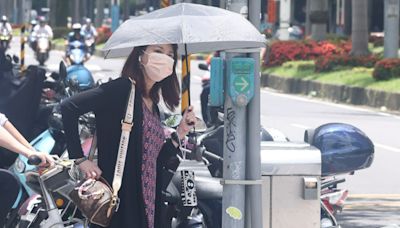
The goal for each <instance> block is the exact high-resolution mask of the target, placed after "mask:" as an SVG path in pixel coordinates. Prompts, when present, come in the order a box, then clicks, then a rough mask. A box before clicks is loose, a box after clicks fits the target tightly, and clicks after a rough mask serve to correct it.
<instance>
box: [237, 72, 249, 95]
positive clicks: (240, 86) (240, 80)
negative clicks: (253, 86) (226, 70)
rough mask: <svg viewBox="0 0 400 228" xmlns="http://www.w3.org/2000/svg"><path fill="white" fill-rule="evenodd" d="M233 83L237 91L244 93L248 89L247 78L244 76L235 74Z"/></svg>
mask: <svg viewBox="0 0 400 228" xmlns="http://www.w3.org/2000/svg"><path fill="white" fill-rule="evenodd" d="M233 83H234V85H235V90H236V91H237V92H239V93H245V92H247V91H248V90H249V89H250V82H249V78H248V77H246V76H236V77H235V80H234V82H233Z"/></svg>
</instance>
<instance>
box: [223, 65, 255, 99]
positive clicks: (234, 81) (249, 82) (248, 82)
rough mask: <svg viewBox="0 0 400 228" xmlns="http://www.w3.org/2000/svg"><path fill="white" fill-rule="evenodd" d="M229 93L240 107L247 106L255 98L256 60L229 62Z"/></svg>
mask: <svg viewBox="0 0 400 228" xmlns="http://www.w3.org/2000/svg"><path fill="white" fill-rule="evenodd" d="M227 70H228V82H229V85H228V92H229V96H230V97H231V98H232V100H233V102H234V103H235V104H236V105H238V106H246V105H247V104H248V103H249V101H250V100H251V98H252V97H253V96H254V59H252V58H233V59H231V60H230V61H228V67H227Z"/></svg>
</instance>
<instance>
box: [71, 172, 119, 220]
mask: <svg viewBox="0 0 400 228" xmlns="http://www.w3.org/2000/svg"><path fill="white" fill-rule="evenodd" d="M113 195H114V194H113V189H112V188H111V186H110V185H109V184H108V183H107V181H106V180H104V179H103V178H100V179H99V180H95V179H87V180H85V181H81V182H79V184H78V185H77V186H76V187H75V188H74V190H72V191H71V192H70V194H69V197H70V198H71V200H72V201H73V202H74V203H75V204H76V206H77V207H78V208H79V210H81V212H82V213H83V214H84V215H85V216H86V217H87V218H88V219H89V221H90V222H91V223H93V224H97V225H100V226H103V227H107V226H108V225H109V224H110V221H111V218H112V215H113V214H114V211H115V210H116V207H117V205H118V203H117V201H115V202H113V201H114V199H113Z"/></svg>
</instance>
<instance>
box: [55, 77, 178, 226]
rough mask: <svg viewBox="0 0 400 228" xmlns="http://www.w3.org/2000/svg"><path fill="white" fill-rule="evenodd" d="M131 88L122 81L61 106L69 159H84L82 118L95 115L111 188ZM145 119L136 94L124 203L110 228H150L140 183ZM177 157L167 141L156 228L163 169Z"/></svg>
mask: <svg viewBox="0 0 400 228" xmlns="http://www.w3.org/2000/svg"><path fill="white" fill-rule="evenodd" d="M130 88H131V82H130V81H129V79H127V78H119V79H116V80H113V81H111V82H108V83H105V84H103V85H101V86H100V87H98V88H95V89H91V90H88V91H86V92H82V93H80V94H78V95H75V96H73V97H71V98H69V99H66V100H65V101H63V102H62V104H61V112H62V118H63V124H64V131H65V135H66V138H67V143H68V152H69V156H70V158H80V157H82V156H83V151H82V148H81V144H80V140H79V135H78V118H79V116H80V115H82V114H84V113H87V112H90V111H93V112H94V113H95V115H96V131H97V138H98V144H97V146H98V165H99V167H100V169H101V170H102V172H103V173H102V176H103V177H104V178H105V179H106V180H107V181H108V182H109V183H110V185H112V181H113V177H114V168H115V163H116V158H117V153H118V147H119V140H120V136H121V120H122V119H123V118H124V115H125V111H126V110H125V109H126V104H127V100H128V97H129V92H130ZM142 115H143V112H142V95H141V94H140V92H138V90H136V93H135V112H134V127H133V130H132V132H131V136H130V139H129V146H128V152H127V156H126V163H125V169H124V176H123V179H122V186H121V189H120V191H119V197H120V199H121V202H120V206H119V210H118V212H117V213H115V214H114V217H113V219H112V221H111V225H110V226H109V227H113V228H121V227H129V228H131V227H132V228H136V227H137V228H147V219H146V216H145V210H144V202H143V193H142V183H141V163H142V133H143V132H142V131H143V125H142V122H143V120H142ZM176 153H177V149H176V148H175V146H174V145H173V144H172V142H171V140H169V139H168V140H167V141H166V143H164V145H163V147H162V149H161V152H160V154H159V156H158V159H157V184H156V201H155V202H156V207H155V208H156V209H155V227H162V224H161V221H160V215H161V211H160V210H161V206H162V200H161V190H162V189H161V188H162V187H161V186H162V184H161V183H160V179H161V178H160V177H161V176H160V175H161V170H160V169H161V168H162V167H163V166H164V165H165V162H166V161H167V160H168V159H170V158H171V157H174V156H175V155H176ZM164 184H165V183H164ZM91 227H94V226H91Z"/></svg>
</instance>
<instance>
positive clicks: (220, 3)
mask: <svg viewBox="0 0 400 228" xmlns="http://www.w3.org/2000/svg"><path fill="white" fill-rule="evenodd" d="M219 8H222V9H226V2H225V0H220V2H219Z"/></svg>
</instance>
